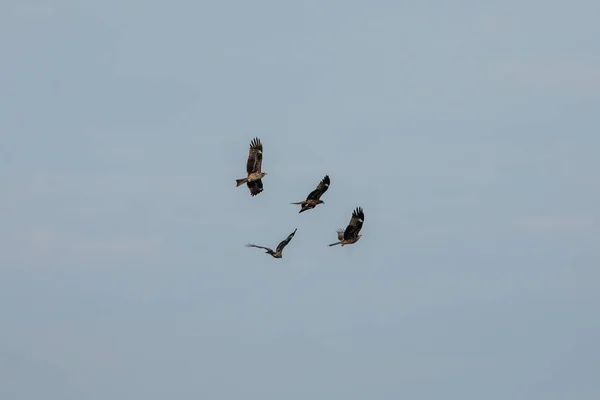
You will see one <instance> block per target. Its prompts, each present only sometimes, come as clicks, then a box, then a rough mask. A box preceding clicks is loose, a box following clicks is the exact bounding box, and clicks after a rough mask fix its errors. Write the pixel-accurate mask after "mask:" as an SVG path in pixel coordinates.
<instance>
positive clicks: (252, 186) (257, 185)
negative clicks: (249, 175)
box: [246, 179, 263, 196]
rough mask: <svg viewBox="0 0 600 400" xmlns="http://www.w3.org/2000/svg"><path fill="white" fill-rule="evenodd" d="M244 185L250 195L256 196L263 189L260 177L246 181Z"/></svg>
mask: <svg viewBox="0 0 600 400" xmlns="http://www.w3.org/2000/svg"><path fill="white" fill-rule="evenodd" d="M246 186H248V189H249V190H250V195H251V196H256V195H257V194H259V193H260V192H262V191H263V182H262V179H259V180H257V181H252V182H246Z"/></svg>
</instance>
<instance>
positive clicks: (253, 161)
mask: <svg viewBox="0 0 600 400" xmlns="http://www.w3.org/2000/svg"><path fill="white" fill-rule="evenodd" d="M262 152H263V147H262V143H261V142H260V139H259V138H254V139H252V141H251V142H250V150H249V152H248V161H247V162H246V173H247V174H248V176H247V177H245V178H241V179H236V180H235V183H236V187H238V186H240V185H243V184H244V183H245V184H246V186H248V189H249V190H250V195H251V196H256V195H257V194H259V193H260V192H262V191H263V183H262V178H263V177H264V176H265V175H267V173H266V172H262V171H261V167H262Z"/></svg>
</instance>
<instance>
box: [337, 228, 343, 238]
mask: <svg viewBox="0 0 600 400" xmlns="http://www.w3.org/2000/svg"><path fill="white" fill-rule="evenodd" d="M336 232H337V235H338V240H344V230H343V229H338V230H337V231H336Z"/></svg>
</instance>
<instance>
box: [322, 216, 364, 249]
mask: <svg viewBox="0 0 600 400" xmlns="http://www.w3.org/2000/svg"><path fill="white" fill-rule="evenodd" d="M364 220H365V214H364V212H363V209H362V207H356V209H355V210H354V211H353V212H352V218H350V223H348V226H347V227H346V229H344V230H342V229H338V230H337V231H336V232H337V236H338V242H335V243H331V244H330V245H329V246H335V245H337V244H341V245H342V246H344V245H347V244H352V243H356V242H358V240H359V239H360V237H361V236H362V235H359V232H360V230H361V229H362V226H363V222H364Z"/></svg>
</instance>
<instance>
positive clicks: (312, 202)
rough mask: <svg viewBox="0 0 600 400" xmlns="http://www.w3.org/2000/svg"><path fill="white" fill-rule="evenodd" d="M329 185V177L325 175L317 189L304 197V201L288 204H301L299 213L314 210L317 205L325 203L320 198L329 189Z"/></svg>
mask: <svg viewBox="0 0 600 400" xmlns="http://www.w3.org/2000/svg"><path fill="white" fill-rule="evenodd" d="M329 183H331V182H330V180H329V175H325V178H323V179H322V180H321V182H319V184H318V185H317V188H316V189H315V190H313V191H312V192H310V193H309V195H308V197H306V200H304V201H299V202H297V203H290V204H301V205H302V207H301V208H300V211H299V213H301V212H303V211H306V210H311V209H313V208H315V207H316V206H317V205H318V204H325V202H324V201H323V200H321V196H323V193H325V192H326V191H327V189H329Z"/></svg>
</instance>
